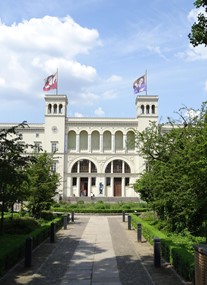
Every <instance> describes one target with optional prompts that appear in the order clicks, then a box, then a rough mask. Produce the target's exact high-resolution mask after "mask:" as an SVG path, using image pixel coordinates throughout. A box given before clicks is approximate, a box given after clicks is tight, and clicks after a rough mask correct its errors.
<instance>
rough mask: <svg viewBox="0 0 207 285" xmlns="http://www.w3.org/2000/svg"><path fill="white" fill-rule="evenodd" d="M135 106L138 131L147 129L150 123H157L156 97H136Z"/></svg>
mask: <svg viewBox="0 0 207 285" xmlns="http://www.w3.org/2000/svg"><path fill="white" fill-rule="evenodd" d="M135 104H136V114H137V119H138V130H139V131H143V130H144V129H145V128H146V127H148V126H149V123H150V121H151V122H156V123H158V96H156V95H144V96H143V95H138V96H137V98H136V103H135Z"/></svg>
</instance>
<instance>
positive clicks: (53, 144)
mask: <svg viewBox="0 0 207 285" xmlns="http://www.w3.org/2000/svg"><path fill="white" fill-rule="evenodd" d="M57 150H58V148H57V143H56V142H52V143H51V151H52V153H54V152H56V151H57Z"/></svg>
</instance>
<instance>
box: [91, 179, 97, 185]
mask: <svg viewBox="0 0 207 285" xmlns="http://www.w3.org/2000/svg"><path fill="white" fill-rule="evenodd" d="M91 185H92V186H96V177H92V179H91Z"/></svg>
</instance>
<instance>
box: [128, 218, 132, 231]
mask: <svg viewBox="0 0 207 285" xmlns="http://www.w3.org/2000/svg"><path fill="white" fill-rule="evenodd" d="M131 224H132V217H131V216H130V215H128V230H131V229H132V227H131Z"/></svg>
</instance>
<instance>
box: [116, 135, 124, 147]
mask: <svg viewBox="0 0 207 285" xmlns="http://www.w3.org/2000/svg"><path fill="white" fill-rule="evenodd" d="M115 150H123V133H122V132H121V131H117V132H116V133H115Z"/></svg>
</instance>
